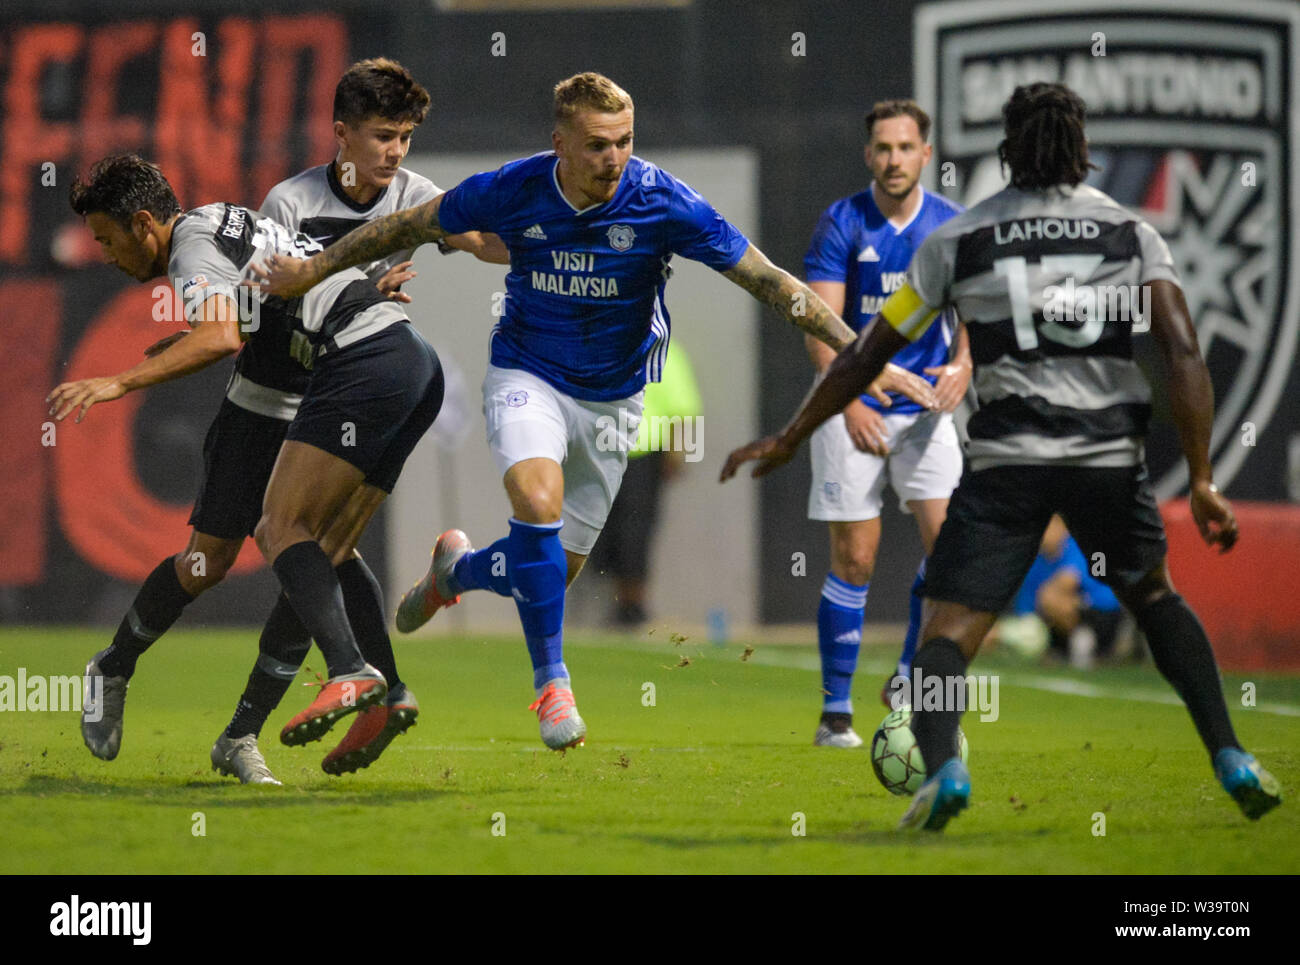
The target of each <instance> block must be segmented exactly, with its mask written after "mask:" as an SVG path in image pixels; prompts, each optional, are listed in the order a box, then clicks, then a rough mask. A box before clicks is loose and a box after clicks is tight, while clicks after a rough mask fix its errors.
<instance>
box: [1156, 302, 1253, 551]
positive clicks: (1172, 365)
mask: <svg viewBox="0 0 1300 965" xmlns="http://www.w3.org/2000/svg"><path fill="white" fill-rule="evenodd" d="M1147 284H1148V285H1150V286H1151V334H1152V335H1154V336H1155V339H1156V344H1157V345H1158V346H1159V347H1160V355H1161V358H1162V360H1163V361H1164V365H1165V373H1166V376H1167V378H1168V380H1169V406H1170V409H1171V411H1172V414H1173V418H1174V425H1175V426H1176V427H1177V428H1178V439H1179V441H1180V442H1181V443H1182V447H1183V456H1184V458H1186V460H1187V473H1188V479H1189V480H1190V484H1191V494H1190V499H1191V506H1192V517H1193V518H1194V519H1195V520H1196V525H1197V527H1198V528H1199V529H1200V531H1201V538H1202V539H1204V540H1205V542H1206V543H1207V544H1208V545H1210V546H1213V545H1215V544H1216V543H1217V544H1218V545H1219V546H1220V547H1221V551H1222V552H1225V553H1226V552H1227V551H1228V550H1230V549H1232V546H1233V544H1234V543H1236V541H1237V520H1236V518H1235V517H1234V516H1233V514H1232V507H1231V506H1230V505H1229V504H1228V501H1227V500H1226V499H1224V498H1223V497H1222V496H1221V495H1219V491H1218V489H1217V488H1215V485H1214V476H1213V472H1214V470H1213V466H1212V464H1211V463H1210V431H1211V429H1212V427H1213V425H1214V385H1213V384H1212V383H1211V382H1210V370H1209V369H1208V368H1206V366H1205V359H1204V358H1202V357H1201V347H1200V345H1199V344H1198V343H1197V341H1196V329H1195V327H1193V325H1192V320H1191V316H1190V313H1189V312H1188V311H1187V300H1186V299H1185V298H1184V297H1183V290H1182V289H1181V288H1179V287H1178V286H1177V285H1176V284H1174V283H1173V282H1171V281H1165V280H1159V281H1152V282H1148V283H1147Z"/></svg>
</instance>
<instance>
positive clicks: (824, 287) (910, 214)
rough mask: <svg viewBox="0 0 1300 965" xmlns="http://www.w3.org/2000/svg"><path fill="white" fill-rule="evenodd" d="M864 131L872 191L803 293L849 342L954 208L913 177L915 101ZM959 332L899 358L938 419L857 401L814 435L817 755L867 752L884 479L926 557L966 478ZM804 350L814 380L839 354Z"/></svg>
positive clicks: (878, 117)
mask: <svg viewBox="0 0 1300 965" xmlns="http://www.w3.org/2000/svg"><path fill="white" fill-rule="evenodd" d="M866 133H867V146H866V160H867V167H868V168H869V169H870V171H871V174H872V183H871V185H870V187H868V188H867V190H865V191H862V192H860V193H858V194H855V195H853V196H852V197H848V198H843V199H841V200H839V201H836V202H835V203H834V204H832V205H831V206H830V207H829V208H828V209H827V210H826V212H825V213H824V214H823V215H822V217H821V220H820V221H818V223H817V230H816V231H815V232H814V234H813V239H812V244H811V245H810V247H809V249H808V254H807V256H806V257H805V259H804V277H805V278H806V279H807V281H808V287H809V288H811V289H812V290H813V291H815V292H816V293H817V294H818V295H820V296H821V298H822V300H823V301H824V302H826V304H827V305H828V306H830V309H831V311H833V312H836V313H837V314H839V315H841V316H842V317H843V318H844V320H845V321H846V322H847V323H848V324H849V325H851V326H852V327H853V328H854V330H855V331H861V329H862V328H863V327H864V326H865V325H866V324H867V323H868V322H870V321H871V319H872V318H873V317H874V316H875V314H876V312H878V311H879V310H880V306H881V305H883V304H884V301H885V298H886V297H888V296H889V295H890V294H892V293H893V292H894V291H895V290H897V289H898V288H900V287H902V284H903V276H904V274H906V271H907V265H908V263H909V262H910V261H911V260H912V255H913V254H914V253H915V252H916V249H917V248H918V247H920V245H921V242H922V241H924V240H925V237H926V235H928V234H929V233H930V232H931V231H933V230H934V229H935V228H936V227H938V226H939V225H941V224H943V222H945V221H947V220H948V219H949V218H951V217H953V216H954V215H956V214H957V213H958V212H960V211H961V210H962V208H961V206H960V205H957V204H954V203H953V202H951V201H948V200H946V199H945V198H941V197H939V196H938V195H936V194H930V193H929V192H927V191H926V190H925V189H924V188H922V187H921V184H920V178H921V170H922V168H924V167H925V165H926V164H927V163H929V160H930V155H931V147H930V145H929V144H928V143H926V141H927V138H928V137H929V134H930V118H929V115H927V114H926V113H925V111H923V110H922V109H921V108H920V106H918V105H917V104H916V103H915V102H914V101H908V100H893V101H882V102H881V103H878V104H876V105H875V106H874V107H872V109H871V111H870V112H869V113H868V114H867V116H866ZM954 323H955V319H954V318H953V316H952V313H951V312H949V313H945V316H944V318H943V319H942V320H941V321H940V323H939V324H936V325H932V326H930V328H929V330H928V331H927V332H926V334H925V336H924V337H923V338H920V339H918V340H917V341H916V342H915V343H914V344H912V345H911V346H909V347H908V348H907V349H906V350H904V351H903V352H900V353H899V354H898V357H897V359H896V360H895V361H896V362H897V364H898V365H901V366H902V367H903V368H905V369H907V370H908V371H909V372H912V373H914V374H916V375H918V376H921V377H923V378H926V379H927V380H929V381H931V382H933V383H934V387H935V396H936V397H937V399H938V405H939V408H938V409H937V410H936V411H930V410H927V409H925V408H924V407H922V406H921V405H920V404H918V403H916V402H913V401H912V400H911V399H907V398H904V397H902V396H899V395H894V396H891V397H890V398H889V399H888V402H887V403H885V404H882V403H881V402H880V401H879V400H877V399H876V398H874V397H873V396H872V395H870V394H869V393H863V394H862V395H861V396H860V397H859V398H856V399H854V400H853V401H852V402H850V403H849V404H848V405H847V406H845V408H844V411H843V412H841V413H839V414H838V415H836V416H834V417H833V418H831V419H829V420H828V421H827V422H826V423H825V424H824V425H823V426H822V427H821V428H819V429H818V430H817V431H816V432H815V433H813V437H812V443H811V445H810V449H811V453H812V487H811V489H810V491H809V493H808V517H809V518H810V519H818V520H825V521H826V522H827V523H828V524H829V527H830V544H831V571H830V572H829V573H828V574H826V579H825V581H824V582H823V583H822V595H821V602H820V604H819V605H818V608H817V647H818V652H819V653H820V655H821V662H822V715H821V720H820V721H819V723H818V726H817V732H816V734H815V735H814V737H813V743H814V744H817V745H819V746H824V747H844V748H852V747H861V746H862V738H861V737H859V736H858V735H857V733H856V732H855V731H854V730H853V700H852V692H851V688H852V685H853V673H854V670H855V669H856V668H857V662H858V650H859V648H860V647H861V642H862V618H863V611H864V609H865V607H866V603H867V592H868V590H869V589H870V581H871V575H872V572H873V571H874V570H875V566H876V551H877V549H878V548H879V546H880V530H881V526H880V510H881V504H882V500H883V495H884V488H885V482H886V480H888V481H889V483H890V485H891V486H892V487H893V489H894V492H895V494H896V495H897V496H898V500H899V508H900V509H901V510H902V511H903V512H905V513H910V514H911V515H913V516H914V517H915V518H916V525H917V528H918V529H919V531H920V534H921V543H922V544H923V545H924V547H925V552H926V554H927V555H928V554H929V553H930V551H931V550H932V549H933V548H934V540H935V537H936V536H937V535H938V533H939V527H940V526H942V525H943V518H944V514H945V513H946V512H947V510H948V497H949V496H950V495H951V494H952V491H953V489H955V488H956V486H957V480H958V479H960V478H961V466H962V456H961V449H960V448H959V446H958V442H957V431H956V429H955V428H954V427H953V421H952V414H951V413H952V410H953V409H955V408H956V407H957V405H958V403H960V402H961V400H962V398H963V396H964V395H965V393H966V386H967V385H968V384H969V382H970V371H971V363H970V350H969V348H968V345H967V341H966V333H965V330H964V329H961V328H958V329H957V330H956V348H955V351H954V349H953V342H954ZM805 341H806V342H807V348H808V354H809V356H810V357H811V358H812V362H813V366H814V367H815V368H816V370H817V373H818V377H819V378H820V377H821V375H822V374H824V373H825V371H826V369H827V367H828V366H829V365H830V364H831V362H832V361H833V360H834V358H835V353H834V352H833V351H832V350H831V349H829V348H828V347H827V346H825V345H823V344H822V343H821V342H818V341H816V340H815V339H812V338H806V339H805ZM950 356H951V361H949V358H950ZM924 574H925V561H924V559H922V561H921V566H920V568H919V570H918V572H917V576H916V580H915V582H914V583H913V585H912V595H911V606H910V607H909V620H908V627H907V637H906V639H905V641H904V645H903V654H902V657H901V658H900V660H899V666H898V671H897V674H898V675H900V676H905V675H906V674H907V672H908V667H909V664H910V663H911V659H912V654H913V652H914V651H915V648H916V637H917V634H918V633H919V631H920V623H921V597H920V592H919V591H920V586H921V582H922V580H923V579H924ZM886 693H888V688H887V689H886Z"/></svg>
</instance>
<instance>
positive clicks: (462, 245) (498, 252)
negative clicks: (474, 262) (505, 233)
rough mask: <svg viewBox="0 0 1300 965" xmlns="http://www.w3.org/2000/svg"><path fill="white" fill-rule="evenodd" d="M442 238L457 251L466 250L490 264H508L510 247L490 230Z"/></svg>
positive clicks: (467, 232)
mask: <svg viewBox="0 0 1300 965" xmlns="http://www.w3.org/2000/svg"><path fill="white" fill-rule="evenodd" d="M444 240H445V241H446V243H447V245H448V246H450V247H452V248H455V249H456V250H457V251H467V252H469V253H470V254H471V255H473V256H474V257H475V258H477V259H478V260H479V261H486V262H487V263H488V264H490V265H508V264H510V249H509V248H507V247H506V243H505V242H504V241H502V240H501V236H500V235H498V234H493V233H492V232H491V231H466V232H464V233H463V234H459V235H447V237H446V239H444Z"/></svg>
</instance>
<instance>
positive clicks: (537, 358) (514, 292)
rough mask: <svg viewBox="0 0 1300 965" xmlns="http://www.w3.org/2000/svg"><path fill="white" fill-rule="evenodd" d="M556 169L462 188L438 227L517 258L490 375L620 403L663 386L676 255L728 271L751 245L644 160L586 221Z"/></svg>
mask: <svg viewBox="0 0 1300 965" xmlns="http://www.w3.org/2000/svg"><path fill="white" fill-rule="evenodd" d="M558 164H559V161H558V159H557V158H556V156H555V154H554V152H551V151H547V152H545V153H542V154H535V155H533V156H532V157H529V158H524V159H522V160H518V161H512V162H510V163H509V164H507V165H505V166H504V167H502V168H500V169H499V170H497V171H489V172H485V173H482V174H476V175H474V176H473V177H470V178H466V179H465V180H464V181H462V182H461V183H460V184H459V185H457V186H456V187H454V188H452V189H451V190H450V191H448V192H447V193H446V194H445V195H443V198H442V204H441V207H440V208H439V211H438V219H439V222H440V223H441V225H442V228H443V230H444V231H446V232H448V233H449V234H459V233H461V232H464V231H492V232H495V233H496V234H498V235H500V236H501V239H502V240H503V241H504V242H505V244H506V247H507V248H509V249H510V273H509V274H508V275H507V276H506V299H505V312H504V315H503V317H502V319H501V321H500V322H499V323H498V324H497V326H496V328H495V329H494V330H493V332H492V349H491V362H492V364H493V365H496V366H498V367H501V368H515V369H524V370H525V371H528V372H531V373H533V374H534V375H536V376H538V377H539V378H541V379H544V380H545V381H546V382H548V383H549V384H551V385H552V386H554V387H555V388H557V389H559V390H560V391H562V392H564V393H565V394H567V395H570V396H572V397H573V398H575V399H582V400H585V401H591V402H609V401H613V400H616V399H624V398H627V397H629V396H632V395H635V394H636V393H637V392H639V391H641V389H642V388H644V386H645V383H646V382H647V381H650V382H657V381H659V375H660V372H661V370H662V368H663V365H664V360H665V358H666V357H667V352H668V337H669V319H668V309H667V308H666V307H665V306H664V286H665V283H666V282H667V280H668V276H669V274H670V273H671V272H670V269H669V266H668V265H669V261H670V260H671V258H672V256H673V255H674V254H678V255H682V256H683V257H685V258H692V259H694V260H696V261H699V262H703V263H704V264H706V265H708V266H709V267H710V268H713V269H715V270H717V271H727V270H728V269H730V268H733V267H735V265H736V263H737V262H738V261H740V259H741V256H743V255H744V253H745V249H746V248H748V247H749V241H748V239H746V238H745V236H744V235H743V234H741V233H740V231H738V230H737V229H736V228H735V227H734V226H732V225H731V224H730V223H728V222H727V221H726V220H725V219H724V218H723V217H722V216H721V215H719V214H718V212H717V211H715V210H714V209H713V207H712V205H710V204H709V203H708V202H707V201H705V200H704V198H702V197H700V195H698V194H697V193H696V192H694V191H693V190H691V188H689V187H688V186H687V185H685V184H683V183H682V182H681V181H678V180H677V179H676V178H674V177H672V175H670V174H668V173H667V172H666V171H663V170H662V169H660V168H658V167H656V166H655V165H653V164H651V163H649V162H648V161H644V160H642V159H641V158H638V157H635V156H633V157H631V158H629V159H628V163H627V166H626V167H625V168H624V170H623V177H622V179H621V180H620V181H619V184H618V189H617V190H616V191H615V193H614V197H613V198H611V199H610V200H609V201H606V202H603V203H601V204H595V205H592V206H590V207H588V208H584V209H582V210H578V209H577V208H575V207H574V206H573V205H572V204H571V203H570V202H569V201H568V199H566V198H565V197H564V195H563V193H562V192H561V190H560V184H559V179H558V173H557V167H558ZM904 267H906V266H904Z"/></svg>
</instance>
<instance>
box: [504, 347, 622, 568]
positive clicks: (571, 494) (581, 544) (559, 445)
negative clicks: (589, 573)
mask: <svg viewBox="0 0 1300 965" xmlns="http://www.w3.org/2000/svg"><path fill="white" fill-rule="evenodd" d="M643 397H644V393H643V392H638V393H637V394H636V395H635V396H633V397H632V398H630V399H621V400H618V401H615V402H583V401H582V400H580V399H575V398H573V397H572V396H569V395H565V394H564V393H563V392H561V391H559V390H558V389H556V388H553V387H552V386H551V385H550V384H548V383H547V382H544V381H543V380H542V379H540V378H538V377H537V376H536V375H533V374H532V373H531V372H525V371H524V370H523V369H503V368H498V367H497V366H495V365H489V366H488V370H487V376H486V377H485V378H484V379H483V416H484V418H485V419H486V420H487V440H488V448H489V449H490V450H491V452H492V459H493V461H494V462H495V463H496V466H497V470H498V471H499V472H500V473H501V475H502V476H504V475H505V474H506V471H507V470H508V469H509V468H510V467H511V466H513V465H514V464H515V463H517V462H523V461H524V460H525V459H539V458H540V459H550V460H552V461H554V462H558V463H559V464H560V466H561V467H562V468H563V470H564V507H563V510H562V514H563V516H562V518H563V520H564V526H563V527H562V528H561V530H560V545H561V546H563V547H564V548H565V549H566V550H568V551H569V552H571V553H579V554H581V555H583V556H587V555H589V554H590V553H591V548H592V547H593V546H595V545H596V538H597V537H598V536H599V535H600V531H601V529H603V528H604V526H605V520H606V519H607V518H608V517H609V509H610V507H611V506H612V505H613V504H614V497H615V496H616V495H618V487H619V484H620V483H621V482H622V481H623V471H624V470H625V469H626V468H627V454H628V450H629V449H631V447H632V446H634V445H636V435H637V428H638V427H639V426H640V424H641V413H642V409H643V403H642V400H643Z"/></svg>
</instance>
